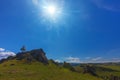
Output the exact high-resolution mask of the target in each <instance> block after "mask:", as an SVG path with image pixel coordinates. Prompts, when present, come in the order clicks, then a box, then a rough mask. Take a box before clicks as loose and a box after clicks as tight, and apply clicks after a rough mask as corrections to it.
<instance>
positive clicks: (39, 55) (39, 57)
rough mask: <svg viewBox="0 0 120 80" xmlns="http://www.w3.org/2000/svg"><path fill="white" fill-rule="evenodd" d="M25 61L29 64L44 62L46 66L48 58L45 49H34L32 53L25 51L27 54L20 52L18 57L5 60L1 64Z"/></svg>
mask: <svg viewBox="0 0 120 80" xmlns="http://www.w3.org/2000/svg"><path fill="white" fill-rule="evenodd" d="M13 59H16V60H25V61H27V62H32V61H38V62H42V63H44V64H48V59H47V57H46V54H45V52H44V51H43V49H34V50H31V51H25V52H19V53H17V55H16V56H14V57H13V56H10V57H8V58H7V59H3V60H1V61H0V62H1V63H2V62H4V61H6V60H13Z"/></svg>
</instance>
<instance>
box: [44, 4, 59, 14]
mask: <svg viewBox="0 0 120 80" xmlns="http://www.w3.org/2000/svg"><path fill="white" fill-rule="evenodd" d="M46 10H47V12H48V14H50V15H55V14H56V10H57V9H56V7H55V6H53V5H50V6H48V7H47V8H46Z"/></svg>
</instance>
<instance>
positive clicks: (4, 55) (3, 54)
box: [0, 48, 16, 60]
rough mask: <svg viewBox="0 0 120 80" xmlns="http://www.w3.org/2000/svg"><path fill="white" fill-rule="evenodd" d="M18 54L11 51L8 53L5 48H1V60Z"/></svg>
mask: <svg viewBox="0 0 120 80" xmlns="http://www.w3.org/2000/svg"><path fill="white" fill-rule="evenodd" d="M15 55H16V54H15V53H14V52H11V51H6V50H5V49H4V48H0V60H1V59H5V58H7V57H9V56H15Z"/></svg>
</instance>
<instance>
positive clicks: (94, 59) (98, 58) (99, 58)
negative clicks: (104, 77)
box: [92, 57, 102, 61]
mask: <svg viewBox="0 0 120 80" xmlns="http://www.w3.org/2000/svg"><path fill="white" fill-rule="evenodd" d="M101 59H102V57H96V58H93V59H92V60H93V61H98V60H101Z"/></svg>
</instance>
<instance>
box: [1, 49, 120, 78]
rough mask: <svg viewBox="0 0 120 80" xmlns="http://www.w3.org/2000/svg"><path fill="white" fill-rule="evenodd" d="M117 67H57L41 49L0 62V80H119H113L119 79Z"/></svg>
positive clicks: (64, 64)
mask: <svg viewBox="0 0 120 80" xmlns="http://www.w3.org/2000/svg"><path fill="white" fill-rule="evenodd" d="M119 67H120V66H118V65H108V66H106V65H102V64H101V65H87V64H84V65H82V64H80V65H76V66H71V65H70V64H69V63H66V62H64V63H63V64H60V65H59V64H58V63H56V62H54V61H53V60H48V59H47V57H46V56H45V52H44V51H43V50H42V49H35V50H31V51H26V52H20V53H18V54H17V55H16V56H15V57H8V58H7V59H4V60H1V64H0V80H120V79H113V77H116V76H117V78H119V77H120V68H119ZM93 73H94V74H93ZM112 74H113V75H112ZM106 77H108V78H106ZM110 77H112V78H110Z"/></svg>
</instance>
